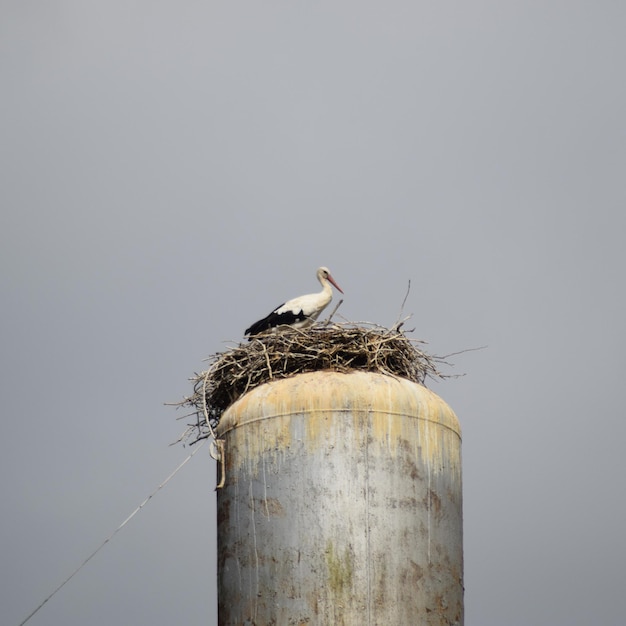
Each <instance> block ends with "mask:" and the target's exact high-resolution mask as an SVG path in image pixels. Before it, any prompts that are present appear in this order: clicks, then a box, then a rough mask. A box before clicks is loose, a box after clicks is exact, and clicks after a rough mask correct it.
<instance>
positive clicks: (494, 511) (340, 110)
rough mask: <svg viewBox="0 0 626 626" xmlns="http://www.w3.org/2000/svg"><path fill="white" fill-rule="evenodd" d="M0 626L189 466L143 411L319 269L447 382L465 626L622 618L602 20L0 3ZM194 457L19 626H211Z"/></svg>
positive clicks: (460, 9)
mask: <svg viewBox="0 0 626 626" xmlns="http://www.w3.org/2000/svg"><path fill="white" fill-rule="evenodd" d="M0 18H1V19H0V79H1V85H2V97H1V98H0V112H1V115H0V161H1V162H0V177H1V181H0V201H1V213H0V220H1V221H0V261H1V267H2V272H1V277H0V280H1V283H0V287H1V290H2V291H1V292H2V324H1V332H2V350H1V352H0V355H1V356H0V367H1V371H0V385H1V387H2V395H1V397H2V404H3V416H2V422H1V424H2V426H1V428H2V432H1V436H0V470H1V471H0V489H1V493H2V523H1V534H0V542H1V543H0V547H1V553H0V554H1V559H0V561H1V563H2V565H1V566H0V570H1V575H2V578H1V580H0V606H1V607H2V609H1V613H2V622H3V624H7V625H9V626H11V625H15V626H17V624H19V623H20V622H21V620H22V619H24V618H25V617H26V616H27V615H28V613H29V612H30V611H31V610H33V609H34V608H35V607H36V606H37V604H39V602H41V601H42V600H43V599H44V598H45V597H46V596H47V595H48V594H49V593H50V592H51V591H52V590H53V589H54V588H55V587H56V586H57V585H58V584H60V582H61V581H62V580H63V579H64V578H65V577H66V576H68V575H69V574H70V573H71V572H72V571H73V570H74V568H75V567H77V566H78V565H79V564H80V563H81V562H82V561H83V559H85V558H86V557H87V556H88V555H89V554H90V553H91V552H92V551H93V550H94V549H95V548H96V547H97V546H98V545H99V544H100V542H101V541H102V540H103V539H104V538H105V537H106V536H108V535H109V534H110V533H111V532H112V531H113V530H114V529H115V528H116V527H117V526H118V525H119V524H120V523H121V522H122V521H123V520H124V519H125V518H126V516H127V515H128V514H129V513H130V512H131V511H132V510H133V509H134V508H135V507H136V506H137V505H138V504H139V503H140V502H141V501H142V500H143V499H144V498H145V497H146V496H147V495H148V494H149V493H150V492H152V491H153V490H154V489H155V488H156V486H157V485H158V484H159V483H160V482H161V481H162V480H163V479H164V478H165V477H166V476H167V475H168V474H169V473H170V472H171V471H172V470H173V469H174V468H175V467H176V466H177V465H178V464H179V463H180V462H181V461H182V460H183V459H184V458H185V457H186V456H187V455H188V453H189V451H190V450H189V448H183V447H181V446H174V447H168V444H170V443H171V442H172V441H174V440H175V439H176V438H177V436H178V435H179V433H180V432H181V431H182V429H183V426H184V423H182V422H177V421H176V419H175V418H176V417H177V416H178V415H179V413H176V412H175V411H174V410H173V409H172V408H171V407H167V406H164V404H163V403H164V402H168V401H176V400H178V399H180V398H181V397H182V396H183V395H185V394H187V393H189V392H190V390H191V387H190V384H189V382H188V380H187V379H188V377H189V376H191V375H193V373H194V372H195V371H200V370H201V369H203V368H204V365H205V364H204V363H203V359H204V358H206V357H208V356H209V355H211V354H213V353H215V352H217V351H219V350H223V349H225V347H226V346H227V344H226V343H225V342H228V341H239V340H240V339H241V337H242V333H243V330H244V329H245V328H246V327H247V326H248V325H249V324H250V323H251V322H253V321H255V320H256V319H258V318H259V317H261V316H262V315H265V314H266V313H268V312H269V311H270V310H271V308H272V307H274V306H276V305H277V304H279V303H280V302H282V301H284V300H285V299H287V298H290V297H293V296H296V295H300V294H302V293H308V292H310V291H314V290H315V289H316V288H317V283H316V281H315V269H316V268H317V267H318V266H319V265H322V264H323V265H327V266H328V267H330V268H331V270H332V272H333V275H334V277H335V278H336V280H337V281H338V283H339V284H340V285H341V287H342V288H343V290H344V291H345V296H344V304H343V305H342V307H341V309H340V312H341V313H342V314H343V316H344V317H345V318H347V319H350V320H368V321H372V322H377V323H379V324H384V325H390V324H393V323H394V322H395V321H396V320H397V318H398V311H399V309H400V305H401V303H402V299H403V297H404V294H405V291H406V287H407V282H408V280H409V279H410V280H411V292H410V295H409V298H408V301H407V304H406V305H405V311H406V312H412V313H413V315H414V316H413V320H412V323H411V324H410V325H409V326H414V327H415V333H414V336H415V337H416V338H421V339H424V340H426V341H428V343H429V349H430V350H431V351H432V352H434V353H436V354H445V353H448V352H453V351H457V350H462V349H464V348H470V347H475V346H481V345H484V344H486V345H488V346H489V347H488V349H486V350H483V351H480V352H471V353H467V354H464V355H461V356H459V357H455V358H454V359H453V361H454V362H455V365H456V367H455V371H456V372H458V373H466V374H467V375H466V376H465V377H463V378H460V379H457V380H452V381H447V382H444V383H437V384H435V385H434V386H433V389H434V391H435V392H436V393H438V394H439V395H441V396H442V397H443V398H444V399H445V400H446V401H447V402H448V403H449V404H450V405H451V406H452V408H453V409H454V410H455V412H456V413H457V415H458V416H459V419H460V421H461V424H462V427H463V434H464V441H463V459H464V512H465V526H464V530H465V586H466V602H465V609H466V622H465V623H466V626H503V625H506V626H530V625H532V626H590V625H591V624H593V625H596V624H598V625H602V626H621V625H622V624H623V623H624V619H625V618H624V615H626V594H625V593H624V580H625V578H624V562H625V560H626V542H625V540H624V529H625V528H626V502H625V500H626V499H625V497H624V493H625V487H624V479H625V478H626V467H625V465H626V464H625V462H624V452H623V449H624V439H625V436H626V426H625V420H624V410H623V408H622V407H621V406H620V405H621V404H622V403H623V395H624V376H625V374H626V365H625V360H624V354H625V351H626V334H625V332H624V319H625V317H626V310H625V309H626V298H625V295H624V278H623V276H624V268H625V267H626V252H625V248H626V246H625V245H624V233H625V227H626V218H625V201H626V182H625V181H626V123H625V112H626V80H625V78H624V59H626V37H625V36H624V33H625V32H626V5H624V4H623V3H621V2H613V1H609V0H597V1H595V2H582V1H576V0H570V1H567V2H565V1H552V0H541V1H533V0H524V1H516V2H497V1H495V0H492V1H469V2H452V1H447V2H415V1H413V2H408V1H399V0H390V1H386V2H373V1H369V0H359V1H358V2H357V1H349V2H348V1H344V0H333V1H332V2H330V1H325V0H323V1H308V2H303V1H301V0H296V1H294V0H289V1H280V2H278V1H273V0H269V1H264V2H260V1H254V2H253V1H249V0H238V1H229V2H212V1H209V0H205V1H203V2H199V1H197V0H182V1H179V2H163V1H154V0H152V1H150V2H147V1H145V0H134V1H128V0H125V1H124V2H120V1H118V0H110V1H108V2H93V1H89V0H74V1H70V0H58V1H47V2H43V1H37V0H31V1H24V0H20V1H16V0H4V1H3V2H1V3H0ZM214 486H215V468H214V462H213V461H212V460H211V459H210V457H209V454H208V449H207V448H206V447H205V448H204V449H203V450H201V451H200V453H199V454H197V455H196V456H195V457H194V458H193V459H192V460H191V462H190V463H189V464H187V465H186V466H185V468H184V469H183V470H181V472H180V473H179V474H178V475H177V476H176V478H175V479H174V480H173V481H172V482H171V483H170V484H169V485H168V486H167V487H166V488H165V489H164V490H162V491H160V492H159V493H158V495H157V496H155V497H154V498H153V499H152V500H151V501H150V503H149V504H148V505H147V506H146V507H145V508H144V509H142V511H141V512H140V513H139V514H138V515H137V516H136V517H135V518H134V519H133V520H132V521H131V522H130V523H129V524H128V525H127V526H126V527H125V528H124V529H123V531H121V532H120V533H119V534H118V535H116V537H115V538H114V540H113V541H111V542H110V543H109V544H107V546H106V547H105V549H104V550H102V551H101V552H100V553H99V554H98V555H97V556H96V557H95V558H94V559H92V560H91V561H90V562H89V563H88V565H87V566H86V567H84V568H83V569H82V570H81V571H80V572H79V574H78V575H77V576H76V577H75V578H74V579H72V581H71V582H70V583H68V584H67V585H66V586H65V587H64V588H63V589H62V590H61V591H60V592H59V593H58V594H57V595H56V596H54V598H53V599H52V600H50V601H49V602H48V603H47V604H46V605H45V606H44V607H43V609H42V610H41V611H40V612H39V613H37V614H36V615H35V616H34V617H33V618H32V620H31V621H30V622H29V626H84V625H85V624H89V625H90V626H111V625H113V624H116V625H117V624H122V625H124V626H125V625H142V624H152V625H153V626H171V625H172V624H189V625H198V626H200V625H202V626H206V625H207V624H208V625H209V626H215V624H217V621H216V620H217V617H216V591H215V589H216V578H215V576H216V557H215V528H216V527H215V494H214V491H213V488H214Z"/></svg>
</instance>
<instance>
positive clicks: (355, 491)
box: [218, 372, 463, 626]
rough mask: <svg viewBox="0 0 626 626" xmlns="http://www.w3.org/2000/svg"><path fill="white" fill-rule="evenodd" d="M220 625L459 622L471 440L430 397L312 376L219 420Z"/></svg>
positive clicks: (369, 377) (396, 386)
mask: <svg viewBox="0 0 626 626" xmlns="http://www.w3.org/2000/svg"><path fill="white" fill-rule="evenodd" d="M219 434H220V436H221V437H222V438H224V439H225V472H226V481H225V485H224V487H223V489H221V490H219V491H218V598H219V624H220V626H236V625H240V624H245V625H248V626H251V625H256V626H271V625H276V626H282V625H288V624H297V625H300V624H309V625H311V626H313V625H320V626H324V625H332V626H340V625H346V626H365V625H369V626H373V625H384V626H395V625H398V626H399V625H402V626H407V625H415V626H443V625H446V626H448V625H452V624H455V625H462V624H463V580H462V579H463V547H462V509H461V436H460V428H459V423H458V420H457V418H456V416H455V415H454V413H453V412H452V410H451V409H450V408H449V407H448V406H447V405H446V404H445V403H444V402H443V400H441V399H440V398H439V397H438V396H437V395H435V394H434V393H432V392H431V391H429V390H428V389H426V388H424V387H422V386H420V385H416V384H414V383H411V382H409V381H406V380H398V379H394V378H391V377H388V376H383V375H380V374H372V373H367V372H354V373H351V374H338V373H333V372H313V373H309V374H301V375H298V376H295V377H293V378H288V379H284V380H280V381H274V382H271V383H268V384H266V385H262V386H260V387H258V388H256V389H254V390H252V391H251V392H249V393H248V394H246V395H245V396H244V397H242V398H240V399H239V400H238V401H237V402H236V403H235V404H234V405H233V406H232V407H231V408H230V409H229V410H228V411H227V412H226V413H225V414H224V415H223V417H222V420H221V422H220V425H219Z"/></svg>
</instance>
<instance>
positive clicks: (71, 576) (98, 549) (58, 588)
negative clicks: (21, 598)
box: [20, 440, 206, 626]
mask: <svg viewBox="0 0 626 626" xmlns="http://www.w3.org/2000/svg"><path fill="white" fill-rule="evenodd" d="M205 443H206V440H205V441H203V442H202V443H201V444H200V445H199V446H198V447H197V448H196V449H195V450H194V451H193V452H192V453H191V454H190V455H189V456H188V457H187V458H186V459H185V460H184V461H183V462H182V463H181V464H180V465H179V466H178V467H177V468H176V469H175V470H174V471H173V472H172V473H171V474H170V475H169V476H168V477H167V478H166V479H165V480H164V481H163V482H162V483H161V484H160V485H159V486H158V487H157V488H156V489H155V490H154V491H153V492H152V493H151V494H150V495H149V496H148V497H147V498H146V499H145V500H144V501H143V502H142V503H141V504H140V505H139V506H138V507H137V508H136V509H135V510H134V511H133V512H132V513H131V514H130V515H129V516H128V517H127V518H126V519H125V520H124V521H123V522H122V523H121V524H120V525H119V526H118V527H117V528H116V529H115V530H114V531H113V532H112V533H111V534H110V535H109V536H108V537H107V538H106V539H105V540H104V541H103V542H102V543H101V544H100V545H99V546H98V547H97V548H96V549H95V550H94V551H93V552H92V553H91V554H90V555H89V556H88V557H87V558H86V559H85V560H84V561H83V562H82V563H81V564H80V565H79V566H78V567H77V568H76V569H75V570H74V571H73V572H72V573H71V574H70V575H69V576H68V577H67V578H66V579H65V580H64V581H63V582H62V583H61V584H60V585H59V586H58V587H57V588H56V589H55V590H54V591H53V592H52V593H51V594H50V595H49V596H48V597H47V598H46V599H45V600H44V601H43V602H42V603H41V604H40V605H39V606H38V607H37V608H36V609H35V610H34V611H33V612H32V613H31V614H30V615H29V616H28V617H27V618H26V619H25V620H24V621H23V622H21V623H20V626H24V624H26V622H27V621H28V620H29V619H30V618H31V617H33V615H35V613H37V612H38V611H39V610H40V609H41V608H42V607H43V605H44V604H45V603H46V602H48V600H50V598H52V596H54V595H56V594H57V593H58V592H59V591H60V590H61V589H62V588H63V587H64V586H65V585H66V584H67V583H68V582H70V580H72V578H74V576H76V574H78V572H80V570H81V569H83V567H85V565H87V563H89V561H91V559H92V558H93V557H94V556H96V554H98V552H100V550H102V548H104V546H105V545H106V544H107V543H109V541H111V539H113V537H114V536H115V535H116V534H117V533H118V532H119V531H120V530H122V528H123V527H124V526H126V524H128V522H130V520H131V519H132V518H133V517H135V515H137V513H139V511H140V510H141V509H142V508H143V507H144V506H145V505H146V504H147V503H148V501H149V500H150V499H151V498H152V496H153V495H155V494H156V493H157V492H158V491H159V490H160V489H162V488H163V487H165V485H167V483H169V482H170V480H172V478H174V476H176V474H177V473H178V472H179V470H181V469H182V468H183V466H184V465H185V464H186V463H187V462H188V461H190V460H191V457H192V456H193V455H194V454H195V453H196V452H198V450H200V448H202V446H203V445H204V444H205Z"/></svg>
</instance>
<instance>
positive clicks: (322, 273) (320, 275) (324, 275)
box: [317, 267, 343, 293]
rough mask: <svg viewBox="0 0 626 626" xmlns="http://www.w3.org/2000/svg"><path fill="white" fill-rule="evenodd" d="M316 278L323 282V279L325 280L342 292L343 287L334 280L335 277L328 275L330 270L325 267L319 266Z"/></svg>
mask: <svg viewBox="0 0 626 626" xmlns="http://www.w3.org/2000/svg"><path fill="white" fill-rule="evenodd" d="M317 280H319V281H320V283H322V284H324V283H323V281H325V280H327V281H328V282H329V283H331V284H332V285H334V287H335V289H337V290H338V291H340V292H341V293H343V289H342V288H341V287H340V286H339V285H338V284H337V283H336V282H335V279H334V278H333V277H332V276H331V275H330V270H329V269H328V268H327V267H320V268H319V269H318V270H317Z"/></svg>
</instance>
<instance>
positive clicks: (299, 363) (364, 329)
mask: <svg viewBox="0 0 626 626" xmlns="http://www.w3.org/2000/svg"><path fill="white" fill-rule="evenodd" d="M400 326H401V325H400ZM400 326H396V327H394V328H391V329H388V328H384V327H381V326H377V325H373V324H368V325H355V324H335V323H333V324H317V325H314V326H311V327H309V328H306V329H294V328H291V327H281V328H280V330H278V331H274V332H266V333H262V334H260V335H257V336H255V337H254V338H253V339H251V340H250V341H249V342H248V343H242V344H239V345H237V346H235V347H233V348H231V349H229V350H227V351H225V352H218V353H217V354H215V355H213V356H212V357H211V358H210V359H208V360H209V362H210V363H211V365H210V367H209V368H208V370H206V371H205V372H202V373H200V374H195V375H194V376H193V378H191V379H190V380H191V381H192V382H193V394H192V395H191V396H189V397H185V398H184V399H183V400H182V401H181V402H179V403H177V406H178V407H184V408H188V409H189V408H190V409H191V412H190V413H187V414H186V415H185V416H183V417H182V418H180V419H184V418H190V417H193V418H194V419H193V421H192V422H191V423H189V424H188V425H187V428H186V430H185V432H184V433H183V435H182V436H181V437H180V439H179V441H188V440H192V443H196V442H198V441H200V440H201V439H206V438H207V437H211V436H214V433H213V429H214V428H215V427H216V426H217V425H218V423H219V421H220V418H221V416H222V414H223V413H224V411H225V410H226V409H227V408H228V407H229V406H230V405H231V404H233V403H234V402H235V401H236V400H237V399H238V398H240V397H241V396H243V395H244V394H245V393H247V392H248V391H250V390H251V389H254V388H255V387H258V386H259V385H262V384H263V383H266V382H269V381H271V380H276V379H280V378H287V377H289V376H295V375H296V374H302V373H305V372H313V371H319V370H332V371H335V372H344V373H347V372H351V371H354V370H359V371H366V372H377V373H380V374H386V375H388V376H395V377H400V378H406V379H407V380H410V381H413V382H415V383H419V384H424V383H425V381H426V379H427V378H431V379H443V378H449V377H450V376H448V375H444V374H442V373H441V372H440V371H439V369H438V366H439V365H441V364H445V365H448V363H447V362H446V361H445V360H444V359H445V357H436V356H432V355H429V354H427V353H426V352H424V351H423V350H421V349H420V347H419V346H420V345H423V343H424V342H422V341H419V340H415V339H409V338H408V337H407V336H406V334H405V333H404V332H402V331H401V330H400Z"/></svg>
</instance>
